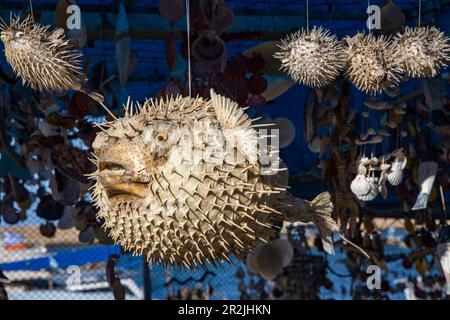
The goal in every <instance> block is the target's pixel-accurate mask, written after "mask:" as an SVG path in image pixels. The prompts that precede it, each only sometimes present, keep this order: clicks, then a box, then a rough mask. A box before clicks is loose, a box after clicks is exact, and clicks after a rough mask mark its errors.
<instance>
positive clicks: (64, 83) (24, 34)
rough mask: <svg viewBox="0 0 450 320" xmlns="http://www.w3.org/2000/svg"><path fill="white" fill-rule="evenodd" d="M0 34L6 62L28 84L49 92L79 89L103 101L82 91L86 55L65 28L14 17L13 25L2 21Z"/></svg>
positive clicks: (87, 91)
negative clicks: (66, 34) (51, 27)
mask: <svg viewBox="0 0 450 320" xmlns="http://www.w3.org/2000/svg"><path fill="white" fill-rule="evenodd" d="M0 31H1V33H0V39H1V40H2V42H3V44H4V45H5V56H6V60H7V61H8V63H9V64H10V65H11V67H12V69H13V71H14V72H15V73H16V75H17V76H18V77H20V78H21V79H22V83H23V84H24V85H25V84H27V85H29V86H30V87H31V88H33V89H34V90H40V91H45V92H57V93H62V92H63V91H66V90H77V91H80V92H83V93H85V94H87V95H88V96H90V97H91V98H92V99H94V100H96V101H98V102H103V96H102V95H101V94H98V93H95V92H92V91H90V90H88V89H86V88H82V85H83V84H84V83H85V82H86V81H87V80H88V79H87V77H86V76H85V75H84V73H83V70H82V69H83V68H82V62H81V60H80V59H79V58H80V57H81V56H82V53H81V51H79V50H78V49H76V48H74V47H73V46H72V45H71V44H70V41H69V40H68V39H66V36H65V33H64V30H63V29H55V30H50V26H41V25H40V24H37V23H34V22H33V21H32V18H31V16H28V17H27V18H25V19H24V20H23V21H21V20H20V17H19V16H17V17H11V19H10V24H9V26H8V25H6V24H5V22H4V21H3V20H1V19H0Z"/></svg>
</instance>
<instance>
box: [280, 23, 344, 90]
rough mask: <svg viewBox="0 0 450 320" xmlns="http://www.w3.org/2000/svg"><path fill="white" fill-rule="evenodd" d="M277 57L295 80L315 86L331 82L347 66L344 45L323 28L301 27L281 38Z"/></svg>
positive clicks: (283, 68)
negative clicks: (303, 28)
mask: <svg viewBox="0 0 450 320" xmlns="http://www.w3.org/2000/svg"><path fill="white" fill-rule="evenodd" d="M279 48H280V51H279V52H277V53H275V55H274V56H275V57H276V58H278V59H280V60H281V69H282V70H284V71H285V72H287V74H288V75H289V76H290V77H291V78H292V79H293V80H295V81H297V82H299V83H301V84H305V85H307V86H310V87H313V88H320V87H324V86H327V85H329V84H331V83H332V82H333V81H334V80H336V78H337V77H338V76H339V74H340V72H341V71H342V70H343V68H344V66H345V53H344V48H343V47H342V45H341V43H340V42H339V41H338V39H337V38H336V36H334V35H330V32H329V31H328V30H326V29H323V28H322V27H319V28H316V27H314V28H313V29H312V30H310V31H307V30H301V31H298V32H296V33H293V34H291V35H289V36H288V37H287V38H285V39H283V40H281V44H280V45H279Z"/></svg>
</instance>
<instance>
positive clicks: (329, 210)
mask: <svg viewBox="0 0 450 320" xmlns="http://www.w3.org/2000/svg"><path fill="white" fill-rule="evenodd" d="M276 207H277V210H278V211H280V212H283V220H285V221H287V222H290V223H294V222H296V221H300V222H312V223H313V224H314V225H315V226H316V228H317V229H319V232H320V236H321V238H322V243H323V249H324V250H325V251H326V252H327V253H328V254H334V242H333V236H334V235H335V234H337V235H339V236H340V237H341V238H342V240H344V241H345V242H347V243H348V244H350V245H351V246H353V247H355V248H356V249H357V250H358V251H360V252H361V253H362V254H363V255H364V256H365V257H367V258H368V257H369V255H368V254H367V253H366V252H365V251H364V250H363V249H361V248H360V247H359V246H357V245H356V244H354V243H353V242H351V241H350V240H348V239H347V238H345V237H344V236H343V235H342V234H341V233H340V231H339V226H338V225H337V223H336V221H335V220H334V219H333V217H332V214H333V202H332V201H331V195H330V193H329V192H322V193H321V194H319V195H318V196H317V197H315V198H314V199H313V200H312V201H308V200H303V199H300V198H296V197H294V196H293V195H292V194H290V193H285V194H283V196H282V197H280V198H279V199H278V201H277V202H276Z"/></svg>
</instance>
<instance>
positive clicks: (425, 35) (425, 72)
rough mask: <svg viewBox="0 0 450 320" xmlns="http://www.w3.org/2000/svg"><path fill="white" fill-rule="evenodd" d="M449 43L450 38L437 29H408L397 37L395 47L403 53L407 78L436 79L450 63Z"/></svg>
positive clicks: (402, 57)
mask: <svg viewBox="0 0 450 320" xmlns="http://www.w3.org/2000/svg"><path fill="white" fill-rule="evenodd" d="M449 42H450V38H449V37H446V36H445V33H444V32H442V31H440V30H439V29H437V28H436V27H433V26H428V27H414V28H411V27H406V28H405V30H404V32H403V33H398V34H397V35H396V37H395V39H394V46H395V47H396V48H397V50H398V51H399V52H400V53H401V55H400V61H401V63H402V65H403V68H404V70H405V75H406V76H407V77H412V78H434V77H436V76H437V75H438V73H439V71H440V70H441V69H442V68H444V67H446V66H447V65H448V63H449V62H450V43H449Z"/></svg>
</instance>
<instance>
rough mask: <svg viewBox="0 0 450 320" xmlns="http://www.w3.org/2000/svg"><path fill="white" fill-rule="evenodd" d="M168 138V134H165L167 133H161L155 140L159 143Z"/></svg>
mask: <svg viewBox="0 0 450 320" xmlns="http://www.w3.org/2000/svg"><path fill="white" fill-rule="evenodd" d="M168 138H169V134H168V133H167V131H161V132H159V133H158V135H157V136H156V139H158V141H161V142H163V141H167V139H168Z"/></svg>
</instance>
